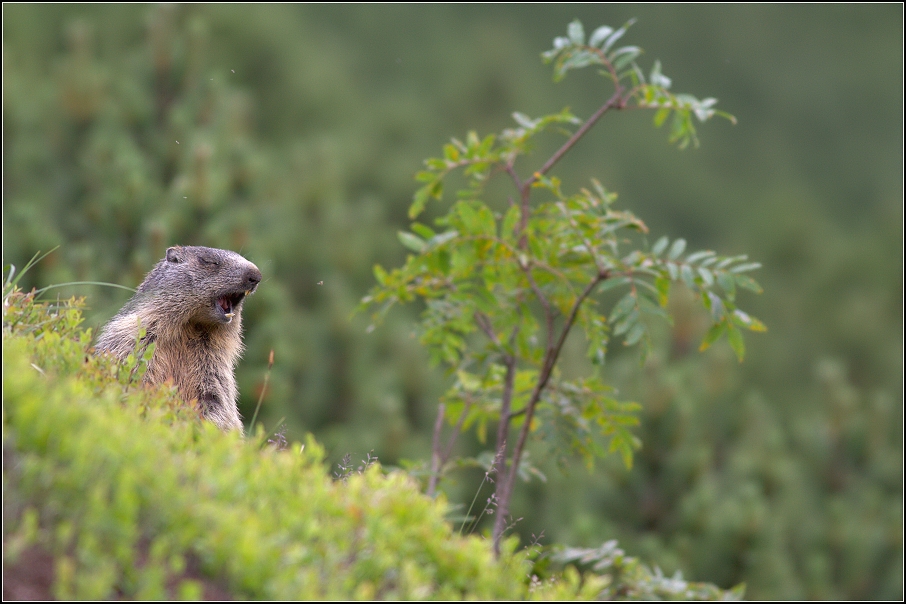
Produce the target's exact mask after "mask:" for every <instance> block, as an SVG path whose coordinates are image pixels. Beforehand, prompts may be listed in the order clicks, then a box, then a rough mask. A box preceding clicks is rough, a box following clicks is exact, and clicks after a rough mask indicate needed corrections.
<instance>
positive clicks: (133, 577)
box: [3, 288, 604, 600]
mask: <svg viewBox="0 0 906 604" xmlns="http://www.w3.org/2000/svg"><path fill="white" fill-rule="evenodd" d="M4 293H7V292H4ZM5 302H8V304H5V306H4V321H3V399H4V407H3V458H4V480H3V507H4V520H5V521H4V523H3V543H4V547H3V561H4V589H7V586H8V585H9V584H14V585H17V586H19V587H24V588H28V589H30V590H31V591H28V593H30V594H34V593H39V594H40V595H41V597H42V598H44V599H51V598H56V599H67V600H68V599H109V598H126V599H175V598H179V599H190V600H199V599H203V598H204V599H218V600H223V599H231V598H239V599H277V600H286V599H289V600H315V599H316V600H320V599H328V598H333V599H344V600H348V599H377V598H388V599H425V598H441V599H457V598H463V599H466V598H468V599H522V598H527V597H530V596H531V597H537V598H539V599H566V600H572V599H592V598H594V597H595V596H596V595H597V594H598V593H599V592H600V591H601V589H602V588H603V587H604V583H603V581H601V580H600V579H598V578H597V577H595V576H593V575H589V576H588V577H587V578H585V577H582V576H581V575H580V574H579V573H578V572H576V570H575V569H574V568H568V569H566V571H565V572H563V573H561V574H559V575H558V580H557V581H554V582H547V583H545V584H544V585H541V586H539V589H533V590H532V591H531V593H530V592H529V590H528V585H527V582H526V580H525V571H526V569H527V564H526V557H525V556H524V555H523V554H522V553H519V552H514V551H513V546H515V541H511V542H510V543H509V544H508V545H509V546H510V547H507V549H506V550H505V553H504V555H503V556H501V557H500V558H499V559H495V557H494V555H493V552H492V551H491V548H490V547H489V544H488V543H487V541H485V540H483V539H479V538H476V537H460V536H458V535H456V534H454V532H453V530H452V527H451V526H450V524H449V523H448V522H447V521H446V520H445V513H446V509H445V507H446V506H445V504H444V503H443V502H442V501H439V500H433V499H430V498H428V497H426V496H424V494H422V493H420V492H419V490H418V488H417V485H416V484H415V482H414V481H413V480H412V479H411V478H410V477H409V476H407V475H406V474H404V473H402V472H390V473H385V472H382V471H381V470H380V468H379V466H378V464H376V463H374V462H375V458H373V457H372V456H369V457H368V459H367V460H366V461H364V462H363V463H364V466H370V468H369V467H362V468H360V469H356V470H351V469H350V471H348V472H347V473H346V474H345V475H344V476H343V479H342V480H332V479H331V477H330V476H329V475H328V471H327V466H326V464H325V461H324V457H325V454H324V450H323V448H322V447H320V446H319V445H318V444H317V443H316V442H315V441H314V439H313V438H311V437H309V438H308V439H307V440H306V443H305V446H304V447H303V446H301V445H300V443H293V444H292V445H291V446H289V447H279V446H278V447H261V446H259V443H257V442H250V441H248V440H245V441H244V440H242V439H237V438H236V437H235V435H230V434H223V433H221V432H219V431H218V430H217V429H216V428H214V427H213V426H212V425H211V424H210V423H208V422H204V421H201V420H200V419H199V418H198V416H197V414H196V413H195V412H194V411H193V410H192V409H191V408H189V407H187V406H186V405H185V404H183V402H182V401H181V400H180V399H179V397H178V396H177V394H176V392H175V389H173V388H170V387H168V386H165V385H164V386H152V387H144V386H139V385H138V384H136V383H135V382H134V381H130V380H127V381H126V382H124V381H123V379H122V378H123V376H124V375H128V374H129V373H130V371H129V367H128V366H127V365H126V366H124V365H123V364H119V363H115V362H113V361H112V360H111V359H109V358H106V357H103V356H96V355H93V354H90V351H89V347H90V343H91V333H90V331H89V330H84V329H82V328H81V327H80V326H79V324H80V323H81V320H82V318H81V312H80V306H81V301H80V300H70V301H64V302H62V303H59V304H57V305H51V304H48V303H44V302H40V301H36V300H35V299H34V296H33V295H31V294H21V293H20V292H18V291H16V290H15V288H12V289H11V290H10V291H9V292H8V295H7V296H5ZM258 432H259V434H262V433H263V431H262V430H261V429H259V431H258ZM277 444H280V443H277ZM275 511H278V512H277V513H275ZM44 567H47V568H51V569H52V572H43V571H42V569H43V568H44ZM39 571H41V572H39ZM48 575H49V576H48ZM35 589H37V590H38V591H37V592H36V591H34V590H35ZM13 593H16V592H13Z"/></svg>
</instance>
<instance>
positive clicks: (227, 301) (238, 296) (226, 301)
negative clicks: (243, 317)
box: [217, 290, 252, 323]
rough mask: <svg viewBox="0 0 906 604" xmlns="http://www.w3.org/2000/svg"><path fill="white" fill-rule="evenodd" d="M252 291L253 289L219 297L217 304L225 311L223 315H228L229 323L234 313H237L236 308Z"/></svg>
mask: <svg viewBox="0 0 906 604" xmlns="http://www.w3.org/2000/svg"><path fill="white" fill-rule="evenodd" d="M251 293H252V290H248V291H245V292H238V293H234V294H227V295H225V296H221V297H219V298H217V306H218V307H219V308H220V310H221V311H223V316H224V317H226V320H227V323H229V322H230V321H232V320H233V315H234V314H235V312H234V309H235V308H236V306H238V305H239V303H240V302H242V300H243V299H244V298H245V297H246V296H247V295H249V294H251Z"/></svg>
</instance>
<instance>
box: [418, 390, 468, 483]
mask: <svg viewBox="0 0 906 604" xmlns="http://www.w3.org/2000/svg"><path fill="white" fill-rule="evenodd" d="M471 408H472V401H471V400H467V401H466V404H465V407H464V408H463V410H462V413H461V414H460V415H459V419H458V420H456V426H455V427H454V428H453V433H452V434H451V435H450V439H449V440H448V441H447V448H446V449H444V452H443V453H441V452H440V432H441V428H442V427H443V420H444V414H445V413H446V407H445V405H444V403H440V404H439V405H438V408H437V419H436V420H434V436H433V440H432V443H431V445H432V446H431V449H432V450H431V478H430V479H429V480H428V493H427V494H428V496H429V497H433V496H434V492H435V491H436V490H437V483H438V482H439V481H440V474H441V471H442V470H443V469H444V466H446V465H447V460H448V459H450V455H452V454H453V445H455V444H456V439H457V438H459V434H460V432H462V426H463V424H465V422H466V417H468V415H469V410H470V409H471Z"/></svg>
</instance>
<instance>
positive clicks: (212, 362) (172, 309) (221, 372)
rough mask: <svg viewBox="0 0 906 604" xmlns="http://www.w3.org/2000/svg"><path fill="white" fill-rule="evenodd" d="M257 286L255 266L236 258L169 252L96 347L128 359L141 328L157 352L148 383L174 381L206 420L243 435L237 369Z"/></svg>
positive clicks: (201, 250)
mask: <svg viewBox="0 0 906 604" xmlns="http://www.w3.org/2000/svg"><path fill="white" fill-rule="evenodd" d="M260 282H261V272H260V271H259V270H258V267H256V266H255V265H254V264H252V263H251V262H249V261H248V260H246V259H245V258H243V257H242V256H240V255H239V254H236V253H235V252H230V251H227V250H218V249H214V248H207V247H192V246H186V247H181V246H176V247H171V248H169V249H168V250H167V255H166V257H165V258H164V259H163V260H161V261H160V262H158V263H157V265H156V266H155V267H154V268H153V269H152V270H151V272H150V273H148V275H147V276H146V277H145V280H144V281H142V284H141V285H140V286H139V287H138V292H137V293H136V294H135V296H133V298H132V299H131V300H129V302H127V303H126V305H125V306H124V307H123V308H122V310H120V312H119V313H117V314H116V316H114V317H113V318H112V319H111V320H110V322H109V323H107V325H105V326H104V328H103V329H102V330H101V334H100V336H99V337H98V341H97V344H96V347H95V348H96V350H97V351H98V352H106V353H109V354H112V355H113V356H115V357H117V358H119V359H121V360H122V359H125V358H126V357H127V356H128V355H129V354H130V353H132V352H133V350H134V349H135V343H136V338H137V337H138V330H139V325H141V327H143V328H145V330H146V334H145V337H144V338H143V339H142V343H144V344H147V343H151V342H154V343H155V345H156V348H155V350H154V356H153V357H152V358H151V361H150V363H149V364H148V371H147V372H146V373H145V378H144V381H145V382H148V383H152V384H159V383H162V382H165V381H167V380H173V383H174V384H175V385H176V387H177V388H178V389H179V392H180V394H181V395H182V396H183V398H185V399H186V400H187V401H195V402H196V404H197V406H198V409H199V411H200V412H201V414H202V415H203V416H204V417H205V418H206V419H208V420H210V421H212V422H214V424H216V425H217V426H218V427H219V428H220V429H221V430H239V431H242V421H241V419H240V417H239V410H238V409H237V407H236V398H237V396H238V394H239V393H238V391H237V389H236V378H235V376H234V374H233V370H234V368H235V366H236V362H237V361H238V360H239V357H240V355H241V354H242V350H243V346H242V303H243V301H244V300H245V295H246V293H252V292H254V291H255V288H257V287H258V283H260ZM230 311H232V316H230Z"/></svg>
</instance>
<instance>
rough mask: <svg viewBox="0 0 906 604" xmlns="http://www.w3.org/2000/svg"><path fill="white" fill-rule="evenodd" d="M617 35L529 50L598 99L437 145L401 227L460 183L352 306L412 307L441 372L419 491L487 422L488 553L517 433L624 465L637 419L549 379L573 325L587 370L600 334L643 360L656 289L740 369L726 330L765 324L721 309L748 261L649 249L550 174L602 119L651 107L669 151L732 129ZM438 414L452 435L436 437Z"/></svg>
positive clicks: (743, 281)
mask: <svg viewBox="0 0 906 604" xmlns="http://www.w3.org/2000/svg"><path fill="white" fill-rule="evenodd" d="M630 25H631V22H630V23H627V24H626V25H624V26H623V27H620V28H618V29H613V28H610V27H606V26H604V27H599V28H598V29H596V30H595V31H594V32H593V33H592V34H591V35H590V36H588V37H587V38H586V36H585V33H584V30H583V27H582V25H581V23H579V22H578V21H574V22H573V23H571V24H570V25H569V27H568V35H567V36H566V37H558V38H556V39H555V40H554V47H553V49H551V50H549V51H547V52H545V53H544V54H543V55H542V56H543V58H544V60H545V61H546V62H550V63H553V65H554V79H555V80H559V79H562V78H563V77H564V76H565V75H566V73H567V72H569V71H571V70H573V69H579V68H582V67H587V66H598V67H599V68H601V69H600V70H599V72H600V74H601V75H602V76H603V77H604V78H605V79H606V80H608V81H609V82H610V84H611V85H612V86H613V89H614V90H613V94H612V95H611V96H610V97H609V98H608V99H607V100H606V101H605V102H604V103H603V104H602V105H601V106H600V108H599V109H598V110H597V111H595V112H594V114H592V116H591V117H589V118H588V119H587V120H585V121H584V122H583V121H581V120H579V119H578V118H577V117H576V116H574V115H572V114H571V113H570V112H569V111H568V110H563V111H561V112H559V113H554V114H550V115H546V116H543V117H540V118H530V117H528V116H526V115H523V114H521V113H514V114H513V118H514V119H515V121H516V124H517V125H516V127H515V128H510V129H505V130H504V131H503V132H502V133H501V134H499V135H493V134H492V135H488V136H486V137H484V138H481V137H479V136H478V135H477V134H476V133H475V132H469V133H468V135H467V136H466V138H465V140H464V141H461V140H458V139H453V140H452V142H451V143H450V144H447V145H445V146H444V148H443V156H442V157H438V158H431V159H428V160H426V162H425V166H426V169H425V170H423V171H421V172H419V173H418V174H417V176H416V179H417V180H418V181H420V182H422V183H423V185H422V186H421V187H420V188H419V189H418V191H417V192H416V193H415V196H414V200H413V203H412V206H411V208H410V210H409V216H410V218H412V219H416V218H418V217H419V216H420V215H421V214H422V213H423V211H424V210H425V207H426V205H427V204H428V202H429V201H431V200H438V201H441V200H443V199H444V194H445V184H446V183H447V182H448V180H450V179H451V178H452V177H453V175H457V176H458V177H462V178H463V179H464V180H465V186H464V187H462V188H461V189H460V190H458V191H457V192H456V195H455V200H454V201H453V202H452V204H451V205H450V206H449V210H448V211H447V213H446V214H444V215H443V216H441V217H440V218H438V219H436V220H435V221H434V227H432V226H428V225H427V224H424V223H421V222H413V223H412V225H411V231H409V232H400V233H399V239H400V242H401V243H402V244H403V245H404V246H406V247H407V248H408V249H410V250H411V251H412V252H413V254H411V255H409V256H408V258H407V260H406V263H405V265H404V266H402V267H401V268H397V269H393V270H391V271H387V270H385V269H384V268H382V267H381V266H375V268H374V274H375V277H376V279H377V281H378V285H377V286H376V287H375V288H374V289H373V290H372V291H371V292H370V294H369V295H368V296H366V297H365V298H364V299H363V301H362V304H361V306H360V308H374V309H376V310H375V312H374V318H375V320H379V319H380V318H381V317H382V316H383V315H384V314H385V313H386V312H387V310H388V309H389V308H390V307H392V306H393V305H394V304H397V303H405V302H411V301H414V300H416V299H419V300H422V301H423V302H424V303H425V305H426V309H425V311H424V314H423V317H422V321H421V341H422V342H423V343H424V344H425V345H427V346H428V348H429V349H430V351H431V355H432V358H433V359H434V360H435V361H437V362H440V363H443V364H444V365H445V366H446V367H447V368H448V369H449V371H450V373H451V374H452V375H453V378H454V383H453V386H452V387H451V388H450V389H449V391H448V392H447V393H446V395H445V396H444V397H443V400H442V401H441V403H440V404H439V406H438V415H437V420H436V423H435V430H434V441H433V454H432V462H431V470H430V481H429V485H428V491H429V493H432V494H433V493H434V492H435V490H436V488H437V483H438V480H439V479H440V477H441V476H442V475H443V473H444V472H445V470H447V469H448V467H449V466H450V465H451V464H450V457H451V453H452V449H453V445H454V443H455V442H456V439H457V437H458V435H459V434H460V433H461V431H462V430H464V429H467V428H470V427H474V428H475V429H476V431H477V434H478V438H479V439H480V440H481V441H482V442H485V440H486V436H487V430H488V426H489V425H493V424H495V423H496V440H495V442H494V449H493V451H489V452H488V453H487V454H486V455H484V456H482V457H479V458H478V459H477V460H475V463H478V464H481V465H484V467H485V468H487V469H488V471H489V473H490V474H494V475H495V476H496V478H495V493H494V495H493V498H494V502H495V504H496V506H497V509H496V512H495V513H496V518H495V524H494V531H493V538H494V543H495V547H499V542H500V539H501V536H502V535H503V533H504V531H505V529H506V528H507V522H508V520H507V517H508V514H509V507H510V500H511V496H512V493H513V488H514V484H515V479H516V477H517V476H520V475H521V476H523V477H528V476H530V475H531V473H532V472H531V467H530V465H529V464H528V463H527V459H526V451H525V447H526V442H527V439H528V437H529V435H530V434H532V433H533V432H534V433H539V434H551V435H556V438H561V439H563V441H564V443H565V445H566V446H569V447H571V448H572V449H573V450H574V451H575V452H577V453H578V454H579V455H581V456H582V457H583V458H584V460H585V461H586V463H587V464H588V465H589V466H590V465H591V464H592V463H593V461H594V459H596V458H598V457H601V456H603V455H605V454H607V453H609V452H618V453H619V454H620V455H621V456H622V458H623V460H624V462H625V464H626V465H627V467H628V466H630V465H631V462H632V454H633V450H634V449H635V448H637V447H638V446H639V443H638V441H637V439H636V438H635V437H634V436H633V434H632V433H631V432H630V428H631V427H632V426H633V425H635V424H636V423H637V419H636V416H635V412H636V411H637V410H638V406H637V405H636V404H634V403H630V402H623V401H619V400H617V399H616V398H614V395H613V392H612V390H611V389H610V388H608V386H607V384H606V383H605V382H604V381H603V379H602V378H601V376H600V375H597V374H593V375H589V376H587V377H582V378H578V379H567V378H566V377H564V376H563V375H562V374H561V372H559V371H558V367H557V363H558V360H559V359H560V356H561V352H562V351H563V347H564V344H565V342H566V340H567V338H568V337H569V335H570V334H571V333H572V332H573V330H574V328H575V327H579V329H580V330H581V332H582V334H583V335H584V337H585V339H586V341H587V343H588V357H589V359H590V360H591V361H592V362H593V363H595V364H597V365H598V366H600V365H603V363H604V359H605V352H606V350H607V346H608V344H609V343H610V341H611V339H612V338H615V337H617V338H622V340H623V343H624V344H625V345H627V346H633V345H637V344H638V345H639V346H640V348H641V355H642V358H643V359H644V357H645V355H646V354H647V353H648V351H649V349H650V345H651V335H650V325H649V323H650V320H651V319H653V318H663V319H668V320H669V316H668V313H667V311H666V308H667V303H668V300H669V297H670V291H671V287H672V285H673V284H675V283H678V282H679V283H683V284H684V285H685V286H686V287H688V288H689V289H690V290H692V291H693V292H694V293H695V294H696V295H697V296H698V297H699V299H700V300H701V302H702V304H703V306H704V308H705V310H706V311H707V312H708V313H709V314H710V317H711V321H712V327H711V328H710V330H709V331H708V332H707V334H706V335H705V337H704V340H703V341H702V344H701V348H702V349H705V348H707V347H708V346H710V345H711V344H713V343H714V342H715V341H716V340H717V339H718V338H720V337H721V336H723V335H726V336H727V339H728V340H729V343H730V345H731V346H732V348H733V350H734V351H735V353H736V355H737V356H738V358H739V360H740V361H741V360H742V358H743V356H744V351H745V349H744V345H743V340H742V336H741V330H743V329H749V330H753V331H762V330H764V329H765V327H764V325H763V324H762V323H761V322H760V321H758V320H757V319H755V318H753V317H751V316H750V315H748V314H747V313H745V312H743V311H742V310H740V309H739V308H737V306H736V294H737V290H738V288H744V289H749V290H753V291H756V292H760V287H759V286H758V284H757V283H756V282H755V281H754V280H753V279H752V278H751V277H749V276H747V275H746V274H745V273H746V272H748V271H750V270H752V269H755V268H758V267H759V265H758V264H757V263H753V262H748V261H747V258H746V257H745V256H735V257H721V256H718V255H717V254H716V253H715V252H713V251H710V250H703V251H696V252H692V253H688V252H687V250H686V242H685V241H684V240H683V239H676V240H674V241H672V242H671V241H670V240H668V239H667V238H666V237H661V238H660V239H658V240H657V241H656V242H655V243H654V244H653V245H650V246H649V245H648V244H647V237H646V236H647V234H648V228H647V226H646V225H645V224H644V222H642V221H641V220H640V219H639V218H637V217H636V216H634V215H633V214H632V213H631V212H629V211H626V210H619V209H616V208H615V207H614V202H615V200H616V195H615V194H614V193H612V192H610V191H608V190H607V189H605V188H604V187H603V186H602V185H601V184H600V183H599V182H598V181H596V180H593V181H592V183H591V186H590V187H589V188H583V189H580V190H579V191H578V192H565V191H564V190H563V187H562V183H561V181H560V179H559V178H558V177H556V176H555V175H553V174H552V173H551V171H552V169H553V168H554V166H555V165H557V163H558V162H559V161H560V160H561V159H562V158H563V156H564V155H565V154H566V153H568V152H569V151H571V150H572V149H573V148H574V146H575V144H576V143H577V142H578V141H579V140H580V139H581V138H582V137H583V136H585V134H587V133H588V131H589V130H590V129H591V128H592V127H593V126H594V125H595V124H597V123H598V121H599V120H600V119H601V118H602V117H603V116H604V115H605V114H607V113H610V112H612V111H619V110H628V109H653V110H654V111H655V115H654V123H655V125H657V126H660V125H662V124H664V123H666V121H667V120H668V118H669V119H670V122H671V129H670V135H669V139H670V141H671V142H674V143H676V144H678V145H679V147H680V148H685V147H687V146H689V145H690V144H693V145H697V144H698V138H697V135H696V130H695V126H694V119H693V118H695V119H697V120H699V121H702V122H704V121H706V120H708V119H710V118H712V117H714V116H721V117H725V118H727V119H729V120H731V121H734V118H733V117H732V116H730V115H728V114H725V113H722V112H718V111H717V110H715V109H714V107H713V106H714V104H715V102H716V101H715V99H712V98H707V99H704V100H698V99H697V98H695V97H693V96H690V95H686V94H674V93H673V92H671V91H670V86H671V81H670V79H669V78H667V77H666V76H664V75H663V74H662V73H661V66H660V63H659V62H656V63H655V64H654V67H653V68H652V69H651V71H650V72H649V75H648V76H647V77H646V76H645V75H644V73H643V72H642V70H641V69H640V68H639V67H638V65H637V64H636V62H635V60H636V58H638V56H639V55H640V54H641V52H642V51H641V49H639V48H638V47H636V46H622V47H616V46H615V44H616V42H617V41H618V40H620V39H621V38H622V37H623V35H624V34H625V33H626V31H627V29H628V27H629V26H630ZM671 116H672V117H671ZM570 126H577V128H576V129H575V130H574V131H571V130H569V129H568V128H569V127H570ZM550 132H554V133H562V134H564V135H565V136H566V141H565V142H564V143H563V144H562V145H561V146H560V147H559V149H557V151H556V152H554V153H553V155H551V156H550V157H549V158H548V159H547V160H546V161H545V162H543V163H542V164H541V165H540V166H539V167H538V168H536V169H534V170H532V171H530V172H528V173H527V174H528V175H527V176H524V175H523V174H526V172H525V170H524V167H523V166H524V163H525V160H524V159H523V158H524V157H526V156H528V155H529V154H530V152H531V150H532V147H533V146H534V145H535V144H536V139H539V138H540V137H541V136H542V135H546V134H548V133H550ZM517 164H518V165H517ZM496 177H502V178H506V179H508V180H509V181H510V182H511V185H512V190H513V194H512V196H510V197H509V198H508V199H507V203H506V205H504V204H502V203H495V202H493V201H490V200H489V199H488V196H489V195H490V194H489V193H488V183H489V182H490V181H492V180H494V179H495V178H496ZM608 306H609V312H606V307H608ZM444 420H447V421H449V422H450V423H451V424H452V425H453V429H452V433H451V434H450V435H449V436H448V438H447V440H446V443H444V442H443V438H442V432H443V431H442V428H443V422H444ZM542 427H544V428H545V430H540V428H542ZM512 433H515V434H516V435H515V438H514V436H513V434H512ZM602 436H603V437H605V438H606V439H607V440H608V441H609V442H608V443H607V444H606V445H605V444H604V443H603V442H602V438H601V437H602Z"/></svg>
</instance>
